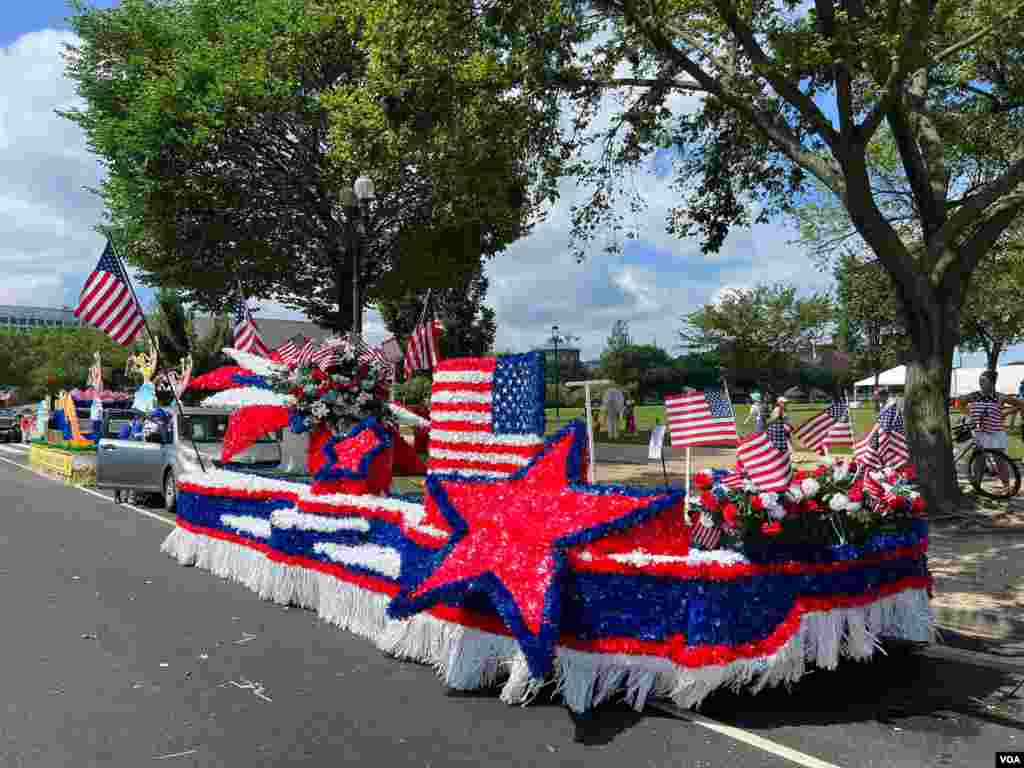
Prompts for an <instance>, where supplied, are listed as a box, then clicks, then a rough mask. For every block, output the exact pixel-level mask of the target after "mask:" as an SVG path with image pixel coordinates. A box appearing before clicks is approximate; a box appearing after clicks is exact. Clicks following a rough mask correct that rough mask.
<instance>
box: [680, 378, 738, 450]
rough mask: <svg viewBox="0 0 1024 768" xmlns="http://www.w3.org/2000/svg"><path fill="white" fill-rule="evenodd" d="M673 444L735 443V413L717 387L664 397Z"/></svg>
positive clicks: (736, 440) (681, 445)
mask: <svg viewBox="0 0 1024 768" xmlns="http://www.w3.org/2000/svg"><path fill="white" fill-rule="evenodd" d="M665 412H666V414H667V416H668V429H669V437H670V438H671V442H672V446H673V447H686V446H694V445H736V443H737V442H738V440H739V438H738V435H737V433H736V416H735V414H734V413H733V410H732V403H730V402H729V396H728V395H727V394H726V393H725V391H724V390H723V389H722V388H721V387H708V388H707V389H703V390H697V391H694V392H686V393H683V394H681V395H669V396H668V397H666V398H665Z"/></svg>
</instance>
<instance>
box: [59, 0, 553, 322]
mask: <svg viewBox="0 0 1024 768" xmlns="http://www.w3.org/2000/svg"><path fill="white" fill-rule="evenodd" d="M73 3H74V8H75V11H76V15H75V16H73V17H72V20H71V21H72V26H73V27H74V29H75V31H76V32H77V33H78V35H79V36H80V37H81V39H82V42H81V44H80V45H78V46H77V47H71V48H70V49H69V51H68V67H67V75H68V77H70V78H71V79H72V80H74V81H75V83H76V85H77V88H78V92H79V94H80V95H81V96H82V98H83V99H84V101H85V107H84V108H83V109H74V108H73V109H69V110H66V111H64V112H62V113H61V114H63V115H64V116H66V117H68V118H69V119H71V120H73V121H75V122H76V123H77V124H78V125H80V126H81V127H82V128H83V130H84V131H85V133H86V136H87V137H88V140H89V144H90V147H91V148H92V150H93V151H94V152H96V153H97V154H98V155H99V156H100V157H101V158H102V160H103V162H104V164H105V165H106V167H107V178H106V179H105V180H104V182H103V184H102V186H101V188H100V194H101V195H102V197H103V200H104V202H105V203H106V205H107V207H108V209H109V211H110V217H111V225H112V227H111V229H112V232H113V233H114V236H115V238H116V240H117V243H118V245H119V246H120V247H121V249H122V250H123V251H124V252H125V254H126V256H127V259H128V261H130V262H131V263H133V264H135V265H137V266H139V267H141V268H142V269H143V270H144V277H143V280H144V282H146V283H148V284H151V285H157V284H160V285H163V286H166V287H170V288H178V289H181V291H182V298H183V300H184V301H186V303H189V304H191V305H195V306H197V307H200V308H203V309H207V310H211V311H222V310H224V309H225V308H226V306H227V305H228V304H230V303H231V302H233V301H234V289H235V286H236V283H237V282H239V281H240V282H241V284H242V286H243V289H244V292H245V295H247V296H250V297H255V298H272V299H277V300H279V301H282V302H283V303H285V304H286V305H288V306H291V307H294V308H297V309H301V310H303V311H304V312H305V313H306V314H307V316H308V317H309V318H310V319H311V320H313V321H314V322H316V323H318V324H320V325H323V326H327V327H331V328H335V329H338V330H345V329H348V328H349V327H350V325H351V322H352V317H353V311H352V309H353V308H352V282H351V281H352V268H353V258H354V256H355V254H356V253H357V252H358V251H361V252H362V254H363V257H364V258H362V259H361V260H360V270H359V284H360V286H361V288H362V289H361V291H360V297H359V303H360V304H361V305H362V304H365V303H367V302H372V301H374V300H375V299H377V298H381V297H387V296H402V295H404V294H405V293H406V292H407V291H409V290H410V289H418V288H421V287H428V286H433V287H439V288H440V287H446V286H450V285H452V284H458V283H459V282H460V281H461V280H462V278H463V277H465V276H466V275H467V274H469V273H472V272H474V271H476V270H478V269H479V267H480V264H481V262H482V260H483V259H486V258H489V257H490V256H491V255H493V254H496V253H499V252H500V251H501V250H502V249H503V248H504V247H505V246H506V245H507V244H508V243H510V242H512V241H513V240H515V239H516V238H517V237H519V236H520V235H521V234H523V233H524V232H526V231H527V230H528V229H529V226H530V224H531V222H532V220H533V218H534V215H535V214H536V213H538V211H539V210H540V208H539V206H540V204H541V202H542V201H543V200H544V199H545V198H547V197H550V196H551V195H552V194H553V189H554V187H553V183H549V182H544V181H542V180H540V176H539V172H540V169H541V166H542V165H543V164H544V163H545V162H547V163H548V165H551V164H553V163H555V164H556V163H557V162H558V158H559V142H558V141H557V140H553V139H556V138H557V137H556V136H555V135H554V133H553V132H554V129H555V127H556V120H557V113H556V112H552V111H551V110H550V109H549V108H548V105H547V104H545V103H543V102H541V101H538V100H537V99H536V98H533V97H532V96H531V95H527V94H525V93H523V92H522V91H521V89H519V88H517V87H516V85H515V83H514V82H513V80H512V74H513V71H514V70H513V68H512V63H510V62H506V61H505V60H503V58H502V55H501V53H502V51H501V49H498V48H495V45H494V43H493V42H491V41H490V39H489V38H488V37H487V36H486V35H484V34H482V30H481V27H480V19H479V17H478V16H477V15H474V13H473V12H472V10H471V8H470V6H468V5H465V4H461V3H455V2H451V3H449V2H445V0H438V1H437V2H431V3H430V4H429V8H427V7H424V8H422V9H421V11H422V13H419V14H407V13H406V12H405V9H404V8H403V7H402V4H400V3H398V4H396V3H391V2H387V0H372V1H371V2H363V1H362V0H360V1H359V2H357V1H356V0H331V2H327V1H326V0H248V1H247V2H239V0H164V1H162V2H159V3H156V2H150V1H149V0H124V1H123V2H121V3H120V4H119V5H118V6H117V7H115V8H110V9H92V8H88V7H86V5H85V3H84V0H73ZM549 101H550V99H549ZM363 172H366V173H369V175H370V176H371V177H372V179H373V181H374V182H375V185H376V200H375V202H374V203H373V205H372V208H371V209H370V212H369V215H368V216H365V217H364V216H362V215H360V214H358V213H356V212H355V208H353V207H348V208H346V207H344V206H343V203H345V202H346V201H345V200H343V199H342V195H341V190H342V189H343V188H350V187H351V185H352V182H353V181H354V180H355V178H356V177H357V176H358V175H359V174H360V173H363ZM360 229H364V230H365V232H364V233H363V235H362V236H360V237H357V236H356V234H357V230H360ZM360 243H361V244H362V245H360Z"/></svg>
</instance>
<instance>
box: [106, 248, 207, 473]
mask: <svg viewBox="0 0 1024 768" xmlns="http://www.w3.org/2000/svg"><path fill="white" fill-rule="evenodd" d="M104 234H105V235H106V236H107V240H108V241H109V242H110V250H111V251H113V253H114V258H115V259H117V265H118V267H120V269H121V274H122V275H124V281H125V283H126V284H127V285H128V290H129V291H131V292H132V300H133V301H134V302H135V303H136V304H138V307H139V312H140V313H141V314H142V327H143V328H145V329H146V333H147V334H148V335H149V341H150V343H151V344H152V345H153V347H154V348H155V347H156V346H157V341H156V336H154V335H153V331H152V330H150V328H149V323H148V322H147V320H146V313H145V311H144V310H143V309H142V304H141V303H139V297H138V296H137V295H136V294H135V286H133V285H132V279H131V277H129V275H128V270H127V269H126V268H125V265H124V261H122V259H121V255H120V254H119V253H118V252H117V248H116V247H115V246H114V238H113V237H111V235H110V231H109V230H104ZM163 377H164V381H165V382H166V383H167V385H168V387H169V388H170V390H171V397H172V398H174V404H175V405H176V406H178V414H179V415H180V416H182V417H183V418H184V416H185V409H184V407H183V406H182V404H181V400H179V399H178V393H177V392H176V391H175V389H174V382H172V381H171V380H170V379H169V378H168V376H167V372H166V371H164V372H163ZM188 437H189V442H190V443H192V450H194V451H195V452H196V459H197V460H198V461H199V467H200V469H202V470H203V472H205V471H206V464H204V463H203V456H202V454H201V453H200V452H199V447H198V446H197V445H196V439H195V436H193V434H192V430H189V433H188Z"/></svg>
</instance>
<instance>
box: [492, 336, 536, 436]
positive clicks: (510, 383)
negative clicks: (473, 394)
mask: <svg viewBox="0 0 1024 768" xmlns="http://www.w3.org/2000/svg"><path fill="white" fill-rule="evenodd" d="M543 360H544V358H542V357H540V356H537V357H534V356H531V355H510V356H508V357H499V358H498V363H497V365H495V367H494V394H493V398H494V402H493V408H494V413H493V419H494V432H495V433H496V434H499V435H529V434H539V435H543V434H544V365H543Z"/></svg>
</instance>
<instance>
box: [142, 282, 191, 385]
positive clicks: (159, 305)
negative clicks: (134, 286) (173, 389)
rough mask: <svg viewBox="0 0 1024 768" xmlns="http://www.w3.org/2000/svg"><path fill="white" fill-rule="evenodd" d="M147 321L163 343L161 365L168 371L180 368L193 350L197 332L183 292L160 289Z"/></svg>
mask: <svg viewBox="0 0 1024 768" xmlns="http://www.w3.org/2000/svg"><path fill="white" fill-rule="evenodd" d="M147 322H148V324H149V329H150V330H151V331H152V332H153V333H154V334H155V335H156V339H157V343H158V344H159V345H160V367H161V368H163V369H165V370H166V369H168V368H175V367H177V365H178V362H179V361H180V360H181V359H182V358H183V357H185V356H186V355H188V354H190V353H191V351H192V346H193V345H192V339H193V335H194V332H193V324H192V317H191V316H190V314H189V313H188V312H187V310H186V309H185V305H184V303H183V302H182V301H181V295H180V294H179V293H178V292H177V291H172V290H169V289H167V288H161V289H160V290H158V291H157V295H156V299H155V300H154V301H153V306H152V308H151V309H150V313H149V315H148V316H147ZM144 335H145V334H144ZM194 363H195V361H194V360H193V364H194Z"/></svg>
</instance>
